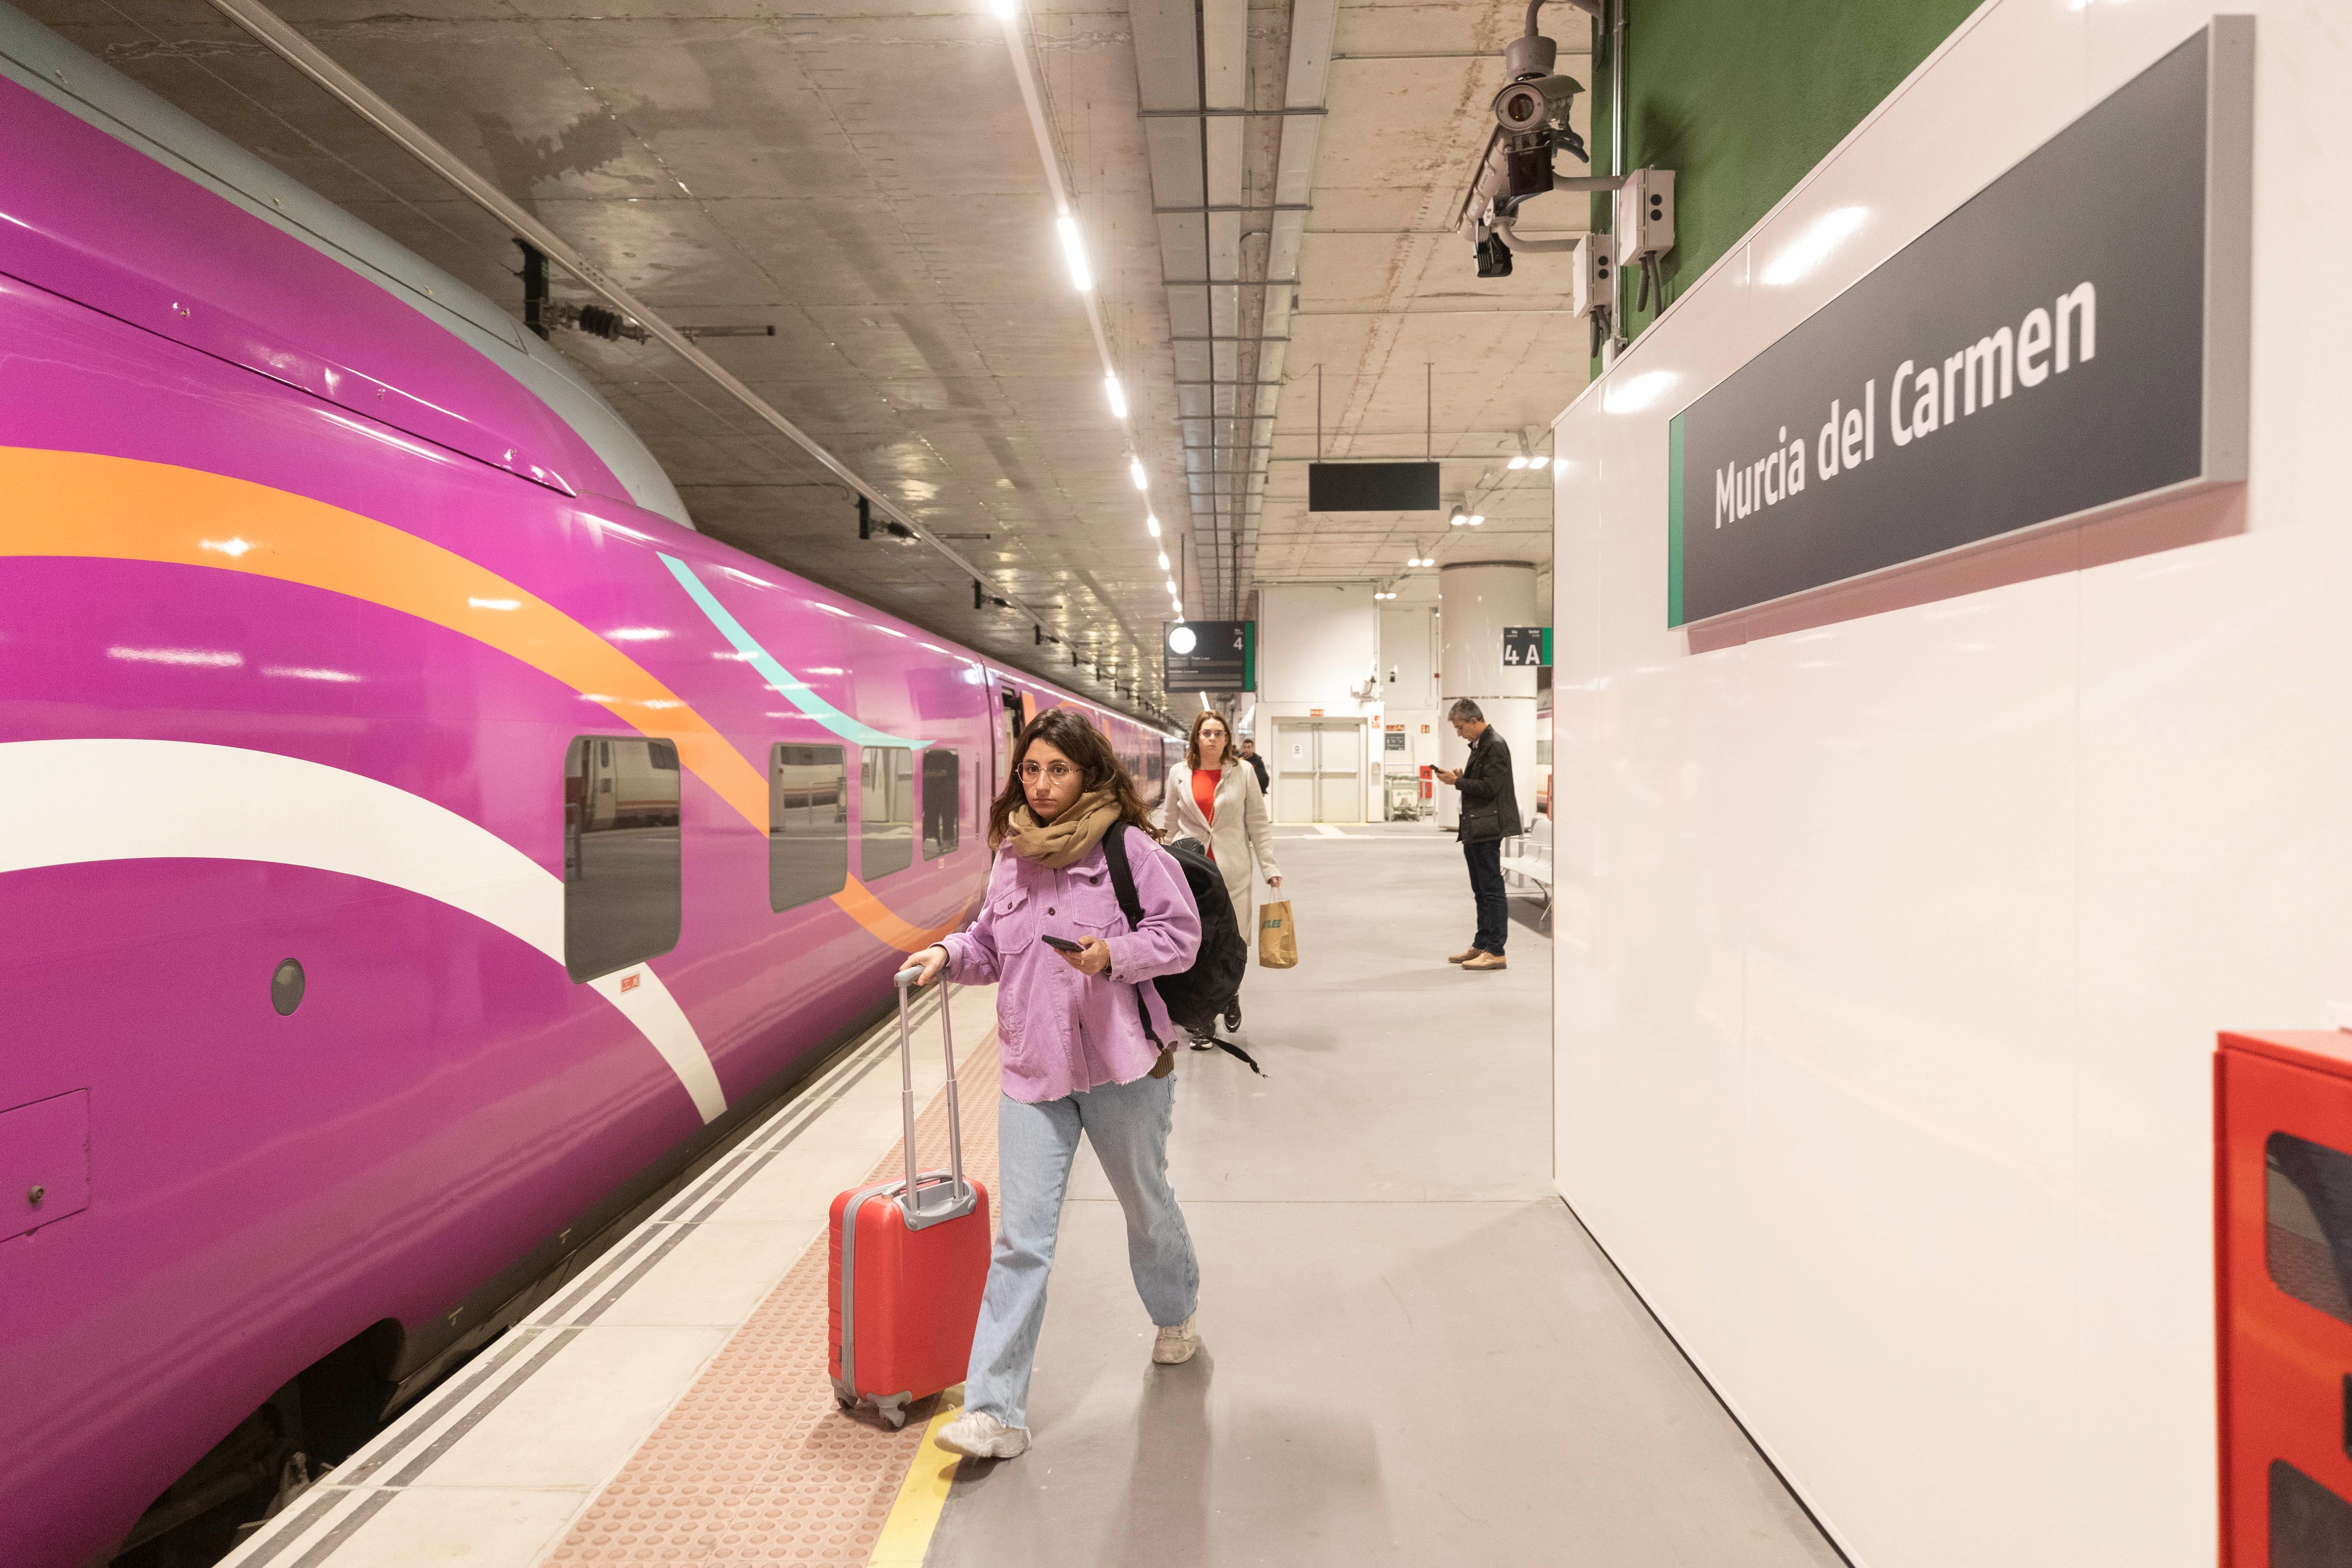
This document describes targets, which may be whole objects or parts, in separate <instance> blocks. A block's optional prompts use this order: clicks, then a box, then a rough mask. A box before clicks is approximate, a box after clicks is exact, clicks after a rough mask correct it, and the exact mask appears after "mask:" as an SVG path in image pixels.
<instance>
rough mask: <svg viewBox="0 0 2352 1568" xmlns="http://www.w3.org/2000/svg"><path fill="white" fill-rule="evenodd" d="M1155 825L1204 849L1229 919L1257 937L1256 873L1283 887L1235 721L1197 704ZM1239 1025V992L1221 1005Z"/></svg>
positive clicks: (1269, 825)
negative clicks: (1238, 747) (1230, 906)
mask: <svg viewBox="0 0 2352 1568" xmlns="http://www.w3.org/2000/svg"><path fill="white" fill-rule="evenodd" d="M1161 799H1162V805H1160V826H1162V827H1164V828H1166V829H1167V830H1168V832H1169V834H1170V836H1171V837H1180V838H1192V839H1196V840H1198V841H1199V842H1201V843H1202V844H1205V845H1207V846H1208V847H1209V855H1210V858H1212V859H1213V860H1215V861H1216V863H1217V869H1218V870H1219V871H1221V872H1223V874H1224V879H1225V892H1226V893H1227V894H1228V895H1229V896H1230V897H1231V898H1232V899H1233V900H1234V921H1235V922H1236V923H1237V924H1238V925H1239V926H1240V927H1241V933H1242V941H1244V942H1249V943H1252V944H1255V942H1256V941H1257V901H1256V896H1255V895H1256V890H1257V885H1256V882H1255V879H1253V878H1252V876H1251V874H1250V873H1251V870H1252V862H1253V860H1255V870H1256V872H1257V875H1258V876H1260V877H1263V878H1265V882H1266V885H1267V886H1268V887H1270V888H1279V887H1281V886H1282V868H1281V867H1279V866H1277V865H1276V864H1275V861H1274V826H1273V822H1272V819H1271V818H1270V817H1269V816H1267V814H1266V809H1265V791H1264V790H1262V789H1260V788H1259V787H1258V782H1257V773H1256V771H1255V769H1253V768H1252V767H1251V766H1250V765H1249V763H1246V762H1244V760H1243V759H1242V758H1240V757H1239V756H1236V755H1235V754H1234V732H1233V727H1232V726H1231V725H1229V724H1227V723H1226V722H1225V720H1224V716H1223V714H1220V713H1217V712H1214V711H1212V710H1205V709H1204V710H1202V713H1201V716H1200V717H1199V718H1197V719H1195V720H1193V721H1192V735H1191V736H1190V738H1188V739H1187V740H1186V741H1185V742H1184V765H1183V767H1181V768H1180V769H1178V770H1177V771H1176V772H1175V773H1173V774H1171V776H1170V778H1169V780H1168V793H1167V794H1166V795H1164V796H1162V797H1161ZM1241 1023H1242V1004H1241V998H1240V996H1239V995H1236V996H1235V997H1234V1005H1232V1006H1230V1007H1228V1008H1226V1009H1225V1027H1226V1028H1228V1029H1238V1028H1240V1027H1241Z"/></svg>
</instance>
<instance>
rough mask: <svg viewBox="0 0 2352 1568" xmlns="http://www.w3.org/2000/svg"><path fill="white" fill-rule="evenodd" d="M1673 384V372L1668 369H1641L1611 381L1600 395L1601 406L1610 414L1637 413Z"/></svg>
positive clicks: (1660, 396) (1652, 402)
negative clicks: (1623, 377)
mask: <svg viewBox="0 0 2352 1568" xmlns="http://www.w3.org/2000/svg"><path fill="white" fill-rule="evenodd" d="M1674 384H1675V373H1674V372H1672V371H1670V370H1651V371H1643V373H1642V374H1640V375H1635V376H1628V377H1627V378H1626V379H1625V380H1624V381H1622V382H1612V383H1611V384H1610V385H1609V390H1608V391H1606V392H1604V393H1602V394H1601V408H1602V410H1603V411H1604V412H1606V413H1610V414H1639V413H1641V412H1642V411H1643V409H1645V408H1647V407H1649V406H1650V405H1652V404H1654V403H1656V402H1657V401H1658V399H1660V398H1662V397H1664V396H1665V395H1666V393H1667V392H1668V391H1669V390H1670V389H1671V388H1672V387H1673V386H1674Z"/></svg>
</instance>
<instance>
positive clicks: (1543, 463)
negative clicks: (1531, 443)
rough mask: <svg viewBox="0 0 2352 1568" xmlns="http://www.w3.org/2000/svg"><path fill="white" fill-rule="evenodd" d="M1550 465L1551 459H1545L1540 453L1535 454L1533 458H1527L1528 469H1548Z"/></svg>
mask: <svg viewBox="0 0 2352 1568" xmlns="http://www.w3.org/2000/svg"><path fill="white" fill-rule="evenodd" d="M1550 464H1551V459H1550V458H1547V457H1545V456H1544V455H1543V454H1542V453H1540V452H1538V453H1537V454H1536V455H1535V456H1534V457H1532V458H1528V468H1549V466H1550Z"/></svg>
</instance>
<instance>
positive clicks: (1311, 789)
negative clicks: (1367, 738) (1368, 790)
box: [1274, 719, 1364, 823]
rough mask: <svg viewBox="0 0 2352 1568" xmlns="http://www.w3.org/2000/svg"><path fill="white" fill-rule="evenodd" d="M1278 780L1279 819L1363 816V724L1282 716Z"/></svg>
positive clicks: (1276, 816) (1330, 819) (1357, 818)
mask: <svg viewBox="0 0 2352 1568" xmlns="http://www.w3.org/2000/svg"><path fill="white" fill-rule="evenodd" d="M1278 732H1279V734H1280V736H1281V739H1280V740H1279V741H1278V742H1276V757H1275V762H1276V768H1277V770H1278V774H1277V777H1276V782H1275V786H1274V819H1275V820H1276V822H1294V823H1309V822H1361V821H1363V820H1364V726H1363V723H1362V721H1360V720H1351V719H1286V720H1283V721H1281V722H1280V725H1279V731H1278Z"/></svg>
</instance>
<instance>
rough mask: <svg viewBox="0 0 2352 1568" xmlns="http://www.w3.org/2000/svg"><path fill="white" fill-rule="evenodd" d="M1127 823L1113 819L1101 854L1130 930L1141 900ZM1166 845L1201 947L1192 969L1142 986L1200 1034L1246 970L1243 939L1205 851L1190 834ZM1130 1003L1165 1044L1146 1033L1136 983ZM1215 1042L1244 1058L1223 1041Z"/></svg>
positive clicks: (1146, 1012)
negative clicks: (1188, 892)
mask: <svg viewBox="0 0 2352 1568" xmlns="http://www.w3.org/2000/svg"><path fill="white" fill-rule="evenodd" d="M1127 826H1128V825H1127V824H1126V823H1124V822H1118V823H1113V824H1112V825H1111V829H1110V831H1109V832H1108V833H1106V834H1104V835H1103V858H1104V859H1106V860H1108V861H1109V862H1110V885H1111V889H1112V890H1113V891H1114V892H1116V893H1117V894H1118V907H1119V911H1120V912H1121V913H1123V914H1124V915H1126V916H1127V924H1128V929H1129V931H1132V930H1134V929H1135V928H1136V927H1138V926H1139V925H1141V924H1142V923H1143V900H1141V899H1139V898H1138V897H1136V894H1135V871H1134V868H1132V867H1130V866H1129V864H1128V861H1127ZM1167 849H1168V852H1169V853H1170V854H1171V855H1173V856H1174V857H1176V864H1178V865H1179V866H1181V867H1182V868H1184V881H1185V883H1186V885H1188V886H1189V887H1191V889H1192V902H1193V904H1194V905H1195V907H1197V908H1198V909H1199V910H1200V911H1201V947H1200V951H1199V952H1195V953H1194V954H1193V955H1192V968H1190V969H1187V970H1185V971H1183V972H1182V973H1177V974H1162V975H1160V977H1159V978H1157V979H1155V980H1147V981H1145V982H1143V985H1150V986H1152V987H1153V988H1155V989H1156V990H1158V992H1159V993H1160V1002H1161V1003H1162V1004H1163V1005H1166V1007H1167V1009H1168V1016H1169V1017H1170V1018H1171V1019H1172V1020H1173V1021H1174V1022H1176V1023H1178V1024H1180V1025H1181V1026H1184V1027H1185V1028H1187V1029H1190V1030H1192V1032H1193V1033H1194V1034H1196V1035H1206V1034H1208V1033H1209V1032H1210V1030H1211V1027H1212V1026H1213V1025H1214V1024H1215V1023H1216V1020H1217V1016H1218V1015H1219V1014H1221V1013H1223V1011H1224V1010H1225V1008H1226V1007H1227V1006H1229V1005H1231V1004H1232V1002H1233V999H1234V996H1235V995H1237V994H1240V991H1241V988H1242V976H1243V974H1244V973H1247V971H1248V969H1249V943H1248V942H1244V940H1242V932H1241V926H1240V923H1239V922H1238V921H1235V920H1234V900H1233V899H1232V898H1231V897H1230V896H1228V895H1227V893H1226V892H1225V879H1224V875H1223V873H1222V872H1220V871H1219V870H1218V869H1217V866H1216V862H1215V861H1213V860H1212V859H1210V858H1209V852H1208V851H1207V850H1205V849H1203V848H1202V847H1201V846H1200V845H1198V844H1196V843H1194V842H1193V841H1192V839H1190V838H1179V839H1176V840H1174V841H1173V842H1171V843H1170V844H1169V845H1168V846H1167ZM1135 1006H1136V1011H1137V1012H1139V1013H1140V1014H1142V1015H1143V1032H1144V1034H1145V1035H1146V1036H1148V1037H1150V1040H1151V1043H1152V1044H1153V1045H1155V1046H1161V1047H1165V1046H1167V1045H1169V1044H1171V1043H1172V1042H1170V1041H1165V1040H1162V1039H1160V1037H1159V1036H1158V1035H1156V1034H1154V1033H1153V1032H1152V1028H1151V1011H1150V1008H1148V1007H1146V1006H1145V1005H1143V986H1142V985H1139V986H1137V987H1136V996H1135ZM1217 1044H1218V1045H1220V1046H1223V1047H1224V1048H1225V1049H1226V1050H1228V1051H1231V1052H1233V1054H1234V1055H1235V1056H1237V1057H1241V1058H1242V1059H1243V1060H1244V1061H1249V1058H1248V1057H1247V1056H1246V1055H1244V1053H1243V1052H1241V1051H1240V1050H1238V1049H1236V1048H1235V1047H1232V1046H1227V1045H1226V1044H1225V1042H1224V1041H1223V1040H1219V1041H1218V1042H1217ZM1250 1067H1251V1068H1252V1069H1253V1070H1255V1068H1256V1067H1257V1064H1256V1063H1255V1062H1250Z"/></svg>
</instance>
